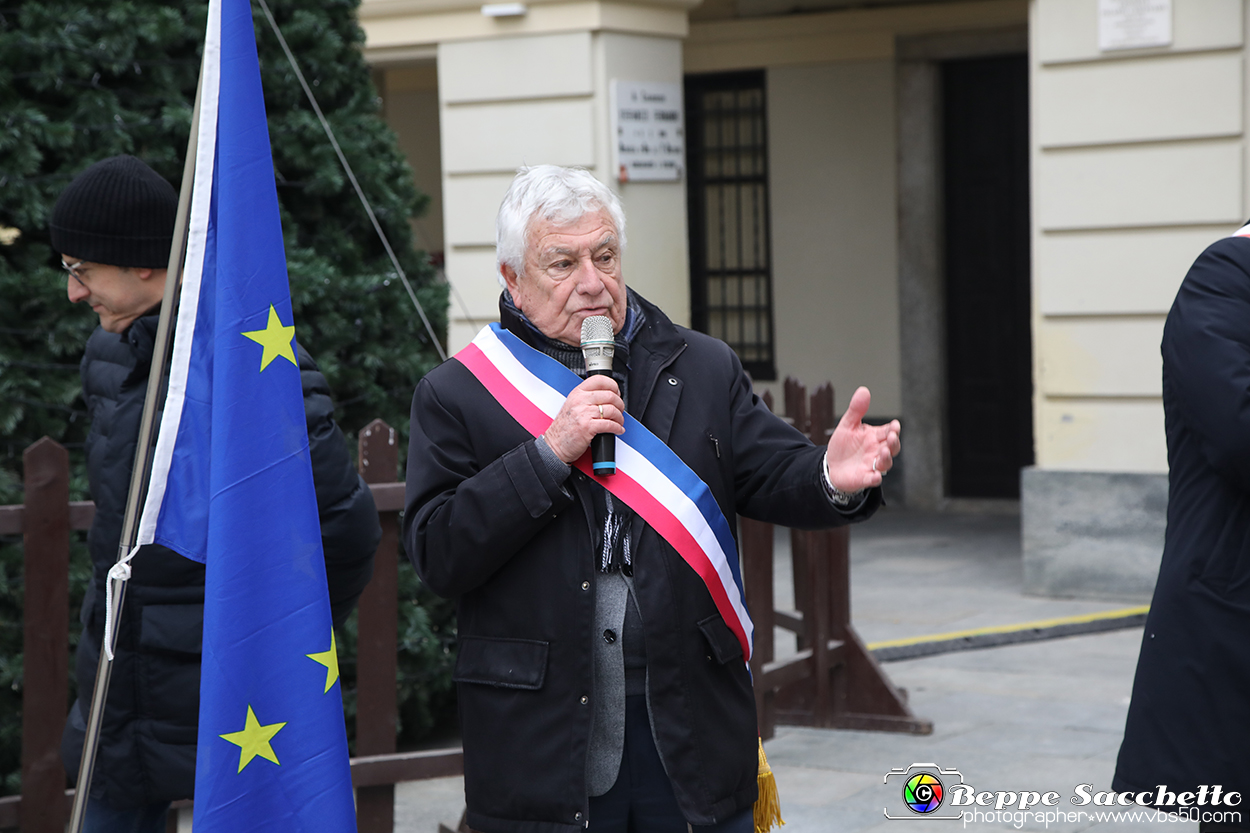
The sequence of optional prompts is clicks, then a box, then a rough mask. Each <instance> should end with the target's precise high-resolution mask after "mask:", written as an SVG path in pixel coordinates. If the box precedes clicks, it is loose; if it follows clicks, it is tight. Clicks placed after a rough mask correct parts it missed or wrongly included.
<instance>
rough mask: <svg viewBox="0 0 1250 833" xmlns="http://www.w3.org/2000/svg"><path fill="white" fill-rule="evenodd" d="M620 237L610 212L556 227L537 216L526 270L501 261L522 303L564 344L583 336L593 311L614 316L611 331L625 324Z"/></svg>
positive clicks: (531, 317) (527, 312) (545, 330)
mask: <svg viewBox="0 0 1250 833" xmlns="http://www.w3.org/2000/svg"><path fill="white" fill-rule="evenodd" d="M620 254H621V253H620V242H619V240H618V239H617V233H616V226H615V225H614V224H613V222H612V220H611V217H610V216H609V215H608V213H607V212H606V211H602V210H600V211H595V212H591V213H589V214H586V215H584V216H583V217H582V218H581V219H580V220H577V221H576V222H574V223H572V224H570V225H565V226H557V225H555V224H554V223H552V222H551V221H550V220H544V219H541V218H536V219H534V220H532V221H531V223H530V227H529V240H528V244H527V245H526V248H525V269H524V272H523V274H521V275H518V274H517V273H516V272H514V271H513V270H512V269H511V268H510V267H508V266H506V265H505V266H502V267H501V271H502V272H503V276H504V281H505V283H507V285H508V292H509V293H511V295H512V300H513V301H514V302H515V303H516V305H517V308H518V309H520V310H521V312H523V313H525V317H526V318H528V319H529V320H530V323H532V324H533V325H534V326H535V327H537V328H538V330H539V331H540V332H541V333H542V334H543V335H545V336H547V337H548V338H554V339H556V340H557V341H562V342H564V343H565V344H574V345H579V344H581V341H582V321H584V320H585V319H586V318H588V317H590V316H592V315H606V316H608V318H610V319H612V331H613V332H617V333H619V332H620V331H621V327H623V326H624V325H625V281H624V280H623V279H622V277H621V257H620Z"/></svg>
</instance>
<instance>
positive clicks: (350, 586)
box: [299, 347, 382, 627]
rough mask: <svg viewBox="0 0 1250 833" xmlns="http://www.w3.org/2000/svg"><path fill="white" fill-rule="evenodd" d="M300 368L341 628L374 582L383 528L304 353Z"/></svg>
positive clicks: (329, 579) (326, 391)
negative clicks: (370, 583)
mask: <svg viewBox="0 0 1250 833" xmlns="http://www.w3.org/2000/svg"><path fill="white" fill-rule="evenodd" d="M299 367H300V381H301V383H302V384H303V388H304V413H305V416H306V417H307V420H308V451H309V455H310V456H311V458H312V470H313V484H314V486H315V487H316V490H317V513H318V515H319V516H320V519H321V547H322V549H323V550H324V554H325V563H326V583H327V584H328V586H329V590H330V614H331V616H332V617H333V619H334V624H335V626H336V627H337V626H338V625H341V624H343V621H344V620H345V619H347V616H348V614H350V613H351V612H352V608H354V607H355V606H356V602H357V600H359V599H360V594H361V593H363V592H364V589H365V585H367V584H368V583H369V579H370V578H372V577H373V556H374V553H375V552H377V549H378V542H379V541H381V540H382V526H381V524H380V523H379V522H378V510H377V506H376V505H375V504H374V502H373V493H372V492H371V491H369V486H368V485H367V484H366V483H365V482H364V480H362V479H361V477H360V475H359V474H357V473H356V469H355V467H354V466H352V458H351V454H350V453H349V452H348V450H347V442H346V440H345V439H344V438H343V432H342V431H340V430H339V427H338V424H337V423H336V422H335V421H334V403H333V401H332V400H331V398H330V386H329V384H328V383H327V382H326V379H325V377H324V376H323V375H322V374H321V371H320V370H318V369H317V365H316V363H315V362H314V361H313V360H312V357H311V356H309V355H308V353H307V352H306V351H305V350H304V349H303V348H302V347H301V348H300V350H299Z"/></svg>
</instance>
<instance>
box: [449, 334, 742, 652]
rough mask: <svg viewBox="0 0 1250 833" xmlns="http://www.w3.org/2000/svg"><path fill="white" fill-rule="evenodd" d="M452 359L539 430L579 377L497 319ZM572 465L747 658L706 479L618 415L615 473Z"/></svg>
mask: <svg viewBox="0 0 1250 833" xmlns="http://www.w3.org/2000/svg"><path fill="white" fill-rule="evenodd" d="M454 358H455V359H456V360H457V361H459V362H460V363H461V364H463V365H464V366H465V367H466V368H468V370H469V372H470V373H472V374H473V375H474V376H475V377H477V380H478V381H479V382H481V383H482V385H483V386H484V387H485V388H486V390H487V391H488V392H489V393H490V394H491V396H493V397H495V399H496V400H497V401H498V402H499V404H500V405H502V406H503V409H504V410H505V411H507V412H508V414H509V415H511V416H512V418H513V419H515V420H516V421H517V422H518V423H520V425H521V427H522V428H524V429H525V430H526V431H528V432H530V433H531V434H533V435H534V436H535V437H537V436H539V435H541V434H542V433H543V432H544V431H546V430H547V428H548V427H550V426H551V421H552V420H553V419H555V416H556V414H557V413H559V411H560V407H561V406H562V405H563V404H564V400H565V399H566V398H567V397H568V395H569V393H570V392H571V391H572V390H573V388H575V387H577V386H578V385H579V384H581V381H582V380H581V377H579V376H578V375H577V374H576V373H574V372H573V371H571V370H569V369H568V368H567V367H565V366H564V365H562V364H560V363H559V362H558V361H556V360H555V359H553V358H551V357H550V356H547V355H545V354H543V353H540V352H539V351H537V350H535V349H534V348H532V347H530V346H529V345H528V344H526V343H525V342H523V341H521V340H520V339H519V338H517V337H516V336H514V335H513V334H512V333H510V332H508V331H507V330H505V329H503V328H502V327H500V326H499V325H498V324H490V325H489V326H486V327H483V328H482V331H481V332H480V333H478V334H477V337H476V338H474V339H473V342H472V343H471V344H469V345H468V346H467V347H465V348H464V349H463V350H461V351H460V352H459V353H457V354H456V355H455V356H454ZM574 465H575V466H576V467H577V468H578V469H580V470H581V471H583V472H585V473H586V475H587V476H589V477H590V478H591V479H593V480H594V481H595V482H597V483H599V484H600V485H601V486H603V487H604V488H605V489H607V490H608V491H609V492H611V493H612V494H613V496H615V497H618V498H620V499H621V500H623V501H624V502H625V503H626V505H628V506H629V507H630V508H631V509H633V510H634V511H635V512H637V513H638V514H639V515H640V516H641V517H642V519H643V520H645V521H646V522H647V523H649V524H650V525H651V527H652V528H653V529H654V530H655V531H656V532H658V533H659V534H660V535H661V537H663V538H664V540H666V541H668V542H669V544H671V545H672V546H673V548H674V549H675V550H677V552H678V554H679V555H681V557H682V559H683V560H685V562H686V563H687V564H689V565H690V567H691V569H693V570H694V571H695V572H696V573H698V575H699V577H700V578H702V579H703V583H704V584H706V585H707V589H708V592H709V593H711V594H712V600H713V601H714V602H715V603H716V609H717V610H719V611H720V614H721V616H722V617H723V618H724V620H725V623H726V624H727V625H729V628H730V630H732V631H733V632H734V635H735V636H736V637H737V638H738V642H739V643H741V645H742V655H743V657H744V658H746V659H747V660H750V658H751V636H752V632H753V627H752V625H751V618H750V616H748V615H747V610H746V605H745V604H743V601H742V578H741V576H740V575H739V573H738V548H737V545H736V544H735V542H734V537H733V533H732V531H731V530H730V528H729V522H728V521H727V520H726V519H725V515H724V513H723V512H721V510H720V505H719V504H718V503H717V502H716V499H715V498H714V497H712V492H711V490H709V489H708V487H707V484H706V483H704V482H703V480H702V479H700V477H699V475H697V474H695V473H694V471H692V470H691V469H690V467H689V466H687V465H686V464H685V463H684V462H683V461H682V459H681V458H680V457H678V456H677V455H676V454H675V453H673V450H672V449H671V448H669V447H668V446H666V445H665V444H664V443H663V442H662V441H661V440H660V439H659V438H658V437H656V436H655V434H652V433H651V432H650V431H649V430H647V428H646V427H645V426H644V425H643V424H642V423H640V422H638V420H636V419H634V418H633V417H632V416H630V415H629V414H626V415H625V433H624V434H620V435H618V436H617V438H616V474H614V475H612V476H610V477H598V476H596V475H595V473H594V470H593V469H592V468H591V464H590V454H589V452H587V454H585V455H583V456H582V458H581V459H580V460H578V461H577V462H576V463H574Z"/></svg>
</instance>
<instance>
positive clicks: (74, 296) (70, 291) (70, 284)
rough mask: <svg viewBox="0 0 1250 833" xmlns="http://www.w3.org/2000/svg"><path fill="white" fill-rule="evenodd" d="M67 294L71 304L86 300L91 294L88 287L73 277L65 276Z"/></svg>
mask: <svg viewBox="0 0 1250 833" xmlns="http://www.w3.org/2000/svg"><path fill="white" fill-rule="evenodd" d="M65 294H66V295H68V296H69V302H70V303H71V304H76V303H78V302H79V301H81V300H83V299H84V298H86V297H87V296H88V295H90V294H91V293H90V292H88V291H87V287H85V286H83V285H82V284H81V283H79V282H78V281H77V280H76V279H75V278H74V276H73V275H66V276H65Z"/></svg>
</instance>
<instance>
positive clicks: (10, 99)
mask: <svg viewBox="0 0 1250 833" xmlns="http://www.w3.org/2000/svg"><path fill="white" fill-rule="evenodd" d="M358 2H359V0H322V2H319V3H299V2H296V0H269V5H270V8H271V9H272V11H273V13H274V16H275V17H276V19H277V22H278V25H279V27H280V28H281V29H282V32H283V34H284V36H285V37H286V39H287V41H288V44H289V45H290V47H291V50H292V51H293V52H294V53H295V55H296V58H297V60H298V61H299V63H300V67H301V69H302V71H303V73H304V75H305V77H306V78H307V80H308V82H309V84H310V85H311V86H312V89H313V91H314V94H315V95H316V97H317V99H318V102H319V104H320V106H321V109H322V111H323V112H324V113H325V114H326V116H327V118H328V119H329V121H330V123H331V125H332V127H333V129H334V131H335V134H336V137H337V139H338V141H339V144H340V145H341V146H342V148H343V150H344V153H345V154H346V156H347V158H348V160H349V161H350V162H351V164H352V166H353V169H354V170H355V172H356V176H357V178H358V179H359V181H360V183H361V185H362V187H363V188H364V190H365V193H366V195H367V196H368V198H369V200H370V202H371V203H372V205H373V208H374V211H375V213H376V215H377V217H378V220H379V222H380V223H381V225H382V227H383V228H384V229H385V231H386V233H387V235H388V237H389V239H390V241H391V244H392V246H393V247H394V249H395V251H396V253H397V255H398V257H399V259H400V262H401V264H402V266H403V269H404V271H405V273H406V274H407V275H408V277H409V279H410V280H411V281H412V282H413V284H414V287H415V288H416V290H417V295H418V297H419V299H420V301H421V303H422V305H423V306H424V308H425V310H426V312H427V314H428V315H429V316H430V318H431V319H432V320H433V322H434V325H435V327H436V328H438V329H439V331H442V330H443V329H444V328H445V326H446V324H445V312H446V292H445V287H444V286H442V285H440V284H437V283H435V281H434V279H433V273H432V271H431V270H430V269H429V268H428V266H427V265H426V263H425V259H424V257H423V255H421V254H420V253H418V252H415V251H414V250H413V247H412V240H411V229H410V227H409V225H408V220H409V218H410V217H411V216H413V215H414V214H416V213H417V212H418V211H420V210H422V209H423V208H424V206H425V203H426V198H424V197H423V196H421V195H419V194H418V193H417V191H416V190H415V188H414V187H413V185H412V174H411V171H410V170H409V168H408V165H407V163H406V162H405V160H404V158H403V156H402V155H401V154H400V152H399V151H398V149H397V147H396V143H395V138H394V136H393V135H392V134H391V132H390V131H389V129H388V128H387V127H386V125H385V124H384V123H383V121H382V120H381V119H380V117H379V116H378V103H379V101H380V100H379V99H378V98H377V95H376V92H375V91H374V89H373V86H372V83H371V80H370V78H369V70H368V67H367V66H366V65H365V63H364V60H363V57H362V55H361V46H362V44H363V40H364V36H363V33H362V32H361V30H360V28H359V26H358V25H357V23H356V18H355V11H356V7H357V5H358ZM206 18H207V2H205V0H93V1H91V2H89V1H88V0H78V2H70V0H0V125H2V127H0V504H10V503H20V502H21V500H22V498H21V455H22V451H23V450H24V449H25V448H26V446H28V445H29V444H30V443H32V442H34V441H35V440H37V439H38V438H39V437H41V436H43V435H47V436H50V437H52V438H53V439H56V440H57V441H59V442H61V443H63V444H65V445H66V446H68V447H69V448H70V451H71V460H72V465H73V471H72V483H71V492H72V494H71V499H85V498H86V497H88V495H87V494H86V478H85V474H84V471H83V461H82V455H81V445H82V441H83V438H84V437H85V433H86V428H87V426H86V413H85V410H84V406H83V403H82V399H81V396H80V393H81V392H80V383H79V378H78V360H79V358H80V357H81V354H82V349H83V346H84V344H85V343H86V340H87V337H88V335H89V334H90V333H91V331H92V329H93V328H94V327H95V324H96V316H95V315H94V314H93V313H92V312H91V310H90V309H88V308H85V307H82V306H81V305H71V304H69V303H68V301H67V299H66V295H65V277H64V273H63V272H62V271H61V269H60V267H59V263H58V255H57V253H55V252H53V251H52V248H51V244H50V242H49V237H48V232H47V223H48V217H49V215H50V213H51V210H52V206H53V204H54V203H55V201H56V197H57V196H58V194H59V193H60V192H61V190H62V189H63V188H64V187H65V186H66V185H67V184H68V183H69V182H70V180H72V179H73V177H74V176H75V175H76V174H77V173H79V172H80V171H81V170H83V169H84V168H85V167H87V166H88V165H89V164H91V163H92V162H95V161H97V160H99V159H102V158H105V157H108V156H112V155H115V154H119V153H129V154H133V155H135V156H138V157H140V158H141V159H143V160H144V161H146V162H147V163H148V164H150V165H151V166H152V167H153V168H155V169H156V170H157V171H158V172H159V173H161V174H162V175H163V176H165V177H166V178H167V179H168V180H169V181H170V182H172V183H173V184H174V187H175V188H177V187H179V186H180V181H181V177H182V158H183V155H184V153H185V151H186V145H187V136H188V133H189V129H190V118H191V110H192V104H193V102H194V98H195V87H196V82H197V79H198V75H199V68H200V54H201V50H202V45H203V38H204V28H205V21H206ZM253 19H254V22H255V29H256V35H257V47H258V50H259V52H260V62H261V75H262V80H263V83H264V87H265V103H266V107H267V110H268V114H269V134H270V141H271V143H272V145H273V157H274V169H275V170H274V173H275V176H276V181H277V186H278V198H279V202H280V204H281V210H282V225H283V233H284V236H285V240H286V250H287V261H288V268H289V272H290V276H291V295H292V302H293V305H294V308H295V323H296V327H297V333H298V337H299V339H300V341H301V343H303V344H304V345H305V346H307V347H308V348H309V350H310V352H312V354H313V355H314V356H315V357H316V358H317V361H318V364H319V365H320V367H321V369H322V370H323V371H324V372H325V375H326V377H327V378H328V379H329V381H330V384H331V386H332V388H333V390H334V392H335V395H336V400H337V405H338V411H337V413H336V416H337V418H338V420H339V424H340V425H341V426H342V427H343V429H344V432H345V433H346V434H347V435H348V437H349V439H350V438H352V437H354V436H355V434H356V432H357V431H358V430H359V429H360V428H362V427H363V426H364V425H365V424H367V423H368V422H369V421H370V420H371V419H373V418H375V417H381V418H382V419H384V420H386V422H388V423H389V424H391V425H392V426H394V427H395V428H396V429H398V430H399V431H400V434H401V437H402V438H403V439H405V440H406V437H407V427H408V405H409V402H410V398H411V393H412V387H413V385H414V384H415V382H416V380H417V379H419V378H420V377H421V376H422V375H423V374H424V373H425V372H426V371H427V370H429V369H430V368H431V367H432V366H433V365H434V364H435V363H436V362H437V361H438V358H437V355H436V352H435V350H434V348H433V346H432V345H431V343H430V339H429V336H428V335H427V334H426V332H425V329H424V327H423V325H422V324H421V322H420V319H419V318H418V316H417V315H416V312H415V310H414V309H413V307H412V304H411V302H410V301H409V299H408V297H407V294H406V292H405V291H404V289H403V287H402V285H401V284H400V282H399V281H398V279H397V276H396V275H395V273H394V269H393V267H392V264H391V262H390V260H389V259H388V258H387V256H386V254H385V250H384V249H383V247H382V244H381V243H380V241H379V240H378V238H377V236H376V235H375V233H374V231H373V228H372V226H371V224H370V223H369V220H368V217H367V215H366V214H365V212H364V210H363V208H362V207H361V205H360V203H359V201H358V199H357V197H356V195H355V192H354V191H353V190H352V188H351V184H350V182H349V181H348V179H347V177H346V175H345V174H344V173H343V171H342V169H341V167H340V165H339V162H338V159H337V157H336V156H335V154H334V151H333V148H332V147H331V146H330V144H329V142H328V140H327V139H326V137H325V134H324V132H323V130H322V128H321V125H320V123H319V122H318V120H317V118H316V116H315V114H314V113H313V111H312V109H311V107H310V106H309V104H308V102H307V100H306V99H305V97H304V93H303V91H302V89H301V88H300V86H299V83H298V81H297V79H296V76H295V73H294V71H293V70H292V69H291V67H290V65H289V63H288V62H287V59H286V56H285V55H284V54H283V52H282V50H281V47H280V46H279V43H278V41H277V39H276V37H275V36H274V34H273V32H272V31H271V30H270V28H269V25H268V22H267V20H266V19H265V17H264V15H263V13H262V12H261V10H260V8H259V6H257V5H254V6H253ZM405 445H406V443H405ZM401 447H404V446H401ZM20 543H21V542H20V540H15V539H0V793H4V792H14V791H16V790H17V789H18V780H17V779H18V769H19V764H18V761H19V757H18V756H19V754H20V725H21V709H20V705H21V700H20V698H21V630H20V622H21V598H22V583H21V575H20V573H21V546H20ZM73 560H74V564H73V567H72V570H71V595H72V603H73V605H74V606H75V608H76V607H77V605H78V604H79V603H80V601H81V596H82V592H83V588H84V585H85V583H86V576H87V575H88V573H89V570H90V567H89V566H88V565H87V564H86V556H85V548H84V547H83V546H82V543H81V541H79V542H78V543H76V544H75V551H74V556H73ZM400 593H401V604H400V617H401V618H400V638H401V645H402V647H403V649H404V650H402V651H401V656H400V663H401V675H402V679H401V695H402V696H403V697H404V702H403V704H402V706H401V711H402V715H403V717H405V718H406V719H407V722H406V724H405V725H404V727H403V729H404V733H405V735H406V736H408V737H409V738H416V737H418V736H420V735H421V734H423V733H425V732H427V731H428V730H429V729H430V728H431V727H432V726H433V724H434V723H435V722H436V721H437V720H438V719H440V718H441V717H443V716H445V715H446V712H447V708H448V705H449V703H450V701H451V683H450V662H451V646H452V643H453V642H454V625H453V624H452V614H451V608H450V606H449V605H448V604H447V603H443V602H439V601H438V600H436V599H434V598H433V597H431V596H430V595H429V594H428V593H427V592H425V591H424V590H423V589H422V588H421V587H420V586H419V583H418V582H417V579H416V577H415V575H414V574H413V573H412V571H411V570H406V569H405V570H401V589H400ZM75 615H76V613H75ZM75 621H76V620H75ZM352 622H354V618H353V620H352ZM353 628H354V625H353V624H351V623H349V628H348V633H346V634H344V637H345V640H344V642H345V644H343V646H342V650H343V653H344V654H345V656H344V663H343V667H344V692H345V699H346V700H347V702H348V707H349V712H350V711H351V710H352V704H353V692H352V691H351V686H352V682H353V677H354V675H353V673H352V671H353V670H354V669H353V667H352V665H351V662H350V655H351V653H352V649H353V647H354V640H353V635H354V634H353V633H352V630H353ZM71 630H75V631H76V630H77V627H76V626H75V627H73V628H72V629H71ZM74 638H76V635H75V637H74Z"/></svg>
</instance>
